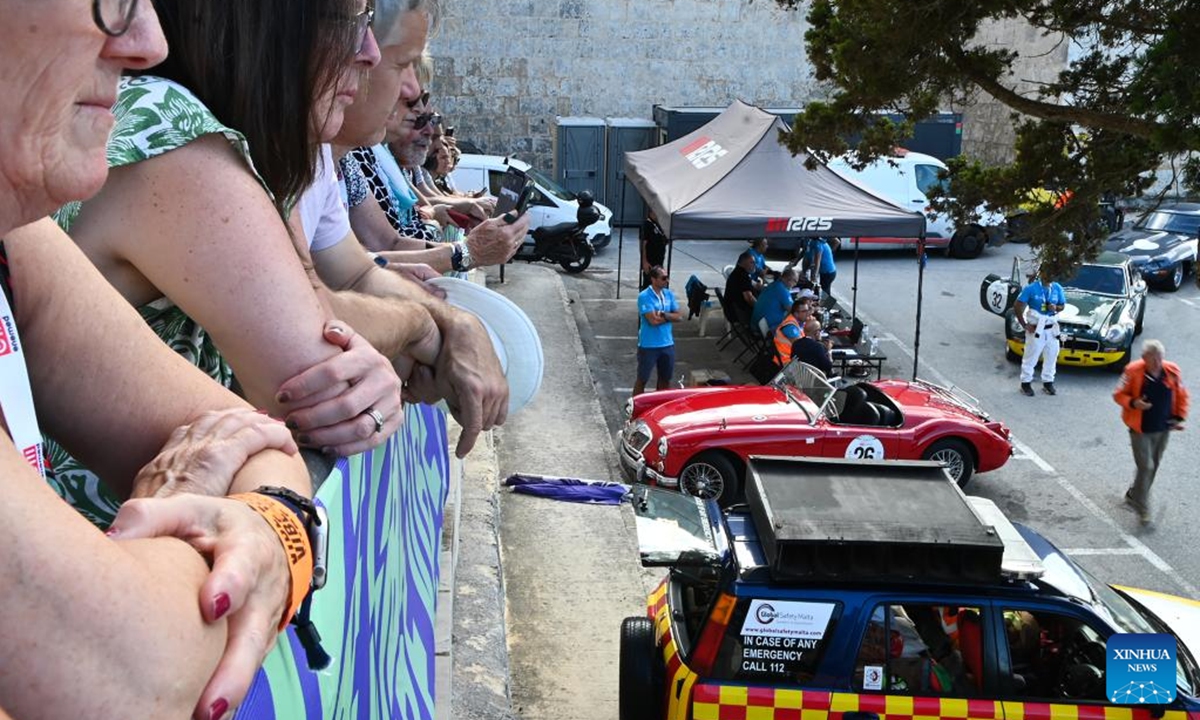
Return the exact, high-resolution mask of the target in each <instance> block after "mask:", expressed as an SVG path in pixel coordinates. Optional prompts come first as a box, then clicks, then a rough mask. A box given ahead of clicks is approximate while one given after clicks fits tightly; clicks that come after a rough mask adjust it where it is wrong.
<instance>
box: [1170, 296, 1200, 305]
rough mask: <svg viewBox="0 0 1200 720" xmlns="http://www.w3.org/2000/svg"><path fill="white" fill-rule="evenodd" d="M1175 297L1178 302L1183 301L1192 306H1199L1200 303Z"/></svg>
mask: <svg viewBox="0 0 1200 720" xmlns="http://www.w3.org/2000/svg"><path fill="white" fill-rule="evenodd" d="M1176 299H1177V300H1179V302H1181V303H1184V304H1185V305H1190V306H1192V307H1200V305H1197V304H1196V303H1194V302H1192V301H1191V300H1188V299H1187V298H1176Z"/></svg>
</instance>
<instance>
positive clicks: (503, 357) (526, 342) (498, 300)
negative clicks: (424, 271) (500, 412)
mask: <svg viewBox="0 0 1200 720" xmlns="http://www.w3.org/2000/svg"><path fill="white" fill-rule="evenodd" d="M429 282H430V284H432V285H436V286H437V287H438V288H441V289H442V290H444V291H445V293H446V302H448V303H450V304H451V305H453V306H454V307H456V308H460V309H462V310H466V311H467V312H469V313H471V314H472V315H474V316H475V317H477V318H479V320H480V322H482V323H483V327H484V329H486V330H487V333H488V337H490V338H491V340H492V347H493V348H494V349H495V351H496V357H497V358H499V359H500V367H501V368H503V369H504V377H505V379H506V380H508V414H509V415H512V414H513V413H515V412H517V411H518V410H520V409H521V408H523V407H525V406H526V405H527V404H529V402H530V401H531V400H533V398H534V396H535V395H537V392H538V388H539V387H541V385H542V372H543V371H544V370H545V362H546V361H545V355H543V353H542V339H541V338H540V337H538V333H537V328H535V327H534V326H533V322H532V321H531V320H530V319H529V316H528V315H526V314H525V311H524V310H522V309H521V308H519V307H517V306H516V304H515V303H513V301H511V300H509V299H508V298H506V297H504V296H503V295H501V294H500V293H498V292H495V291H493V290H488V289H487V288H486V287H484V286H482V285H479V284H477V283H473V282H470V281H468V280H460V279H458V278H453V277H439V278H434V279H432V280H430V281H429Z"/></svg>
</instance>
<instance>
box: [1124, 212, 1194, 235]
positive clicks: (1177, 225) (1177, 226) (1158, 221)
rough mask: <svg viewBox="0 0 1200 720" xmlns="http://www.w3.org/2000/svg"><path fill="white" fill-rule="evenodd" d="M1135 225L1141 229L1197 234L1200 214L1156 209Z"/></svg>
mask: <svg viewBox="0 0 1200 720" xmlns="http://www.w3.org/2000/svg"><path fill="white" fill-rule="evenodd" d="M1134 227H1135V228H1137V229H1139V230H1165V231H1166V232H1173V233H1180V234H1181V235H1193V236H1194V235H1196V234H1197V233H1200V215H1191V214H1186V215H1185V214H1183V213H1174V212H1169V211H1165V210H1156V211H1154V212H1152V213H1150V214H1148V215H1144V216H1142V217H1141V218H1140V219H1139V220H1138V221H1137V222H1136V223H1135V224H1134Z"/></svg>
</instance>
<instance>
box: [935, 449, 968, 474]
mask: <svg viewBox="0 0 1200 720" xmlns="http://www.w3.org/2000/svg"><path fill="white" fill-rule="evenodd" d="M929 459H930V460H933V461H934V462H939V463H941V464H943V465H945V466H946V469H947V470H949V471H950V477H952V478H954V482H958V481H959V478H961V477H962V474H963V466H964V465H965V463H964V462H963V456H962V455H960V454H959V452H958V451H957V450H955V449H954V448H943V449H941V450H938V451H937V452H935V453H934V454H932V455H930V456H929Z"/></svg>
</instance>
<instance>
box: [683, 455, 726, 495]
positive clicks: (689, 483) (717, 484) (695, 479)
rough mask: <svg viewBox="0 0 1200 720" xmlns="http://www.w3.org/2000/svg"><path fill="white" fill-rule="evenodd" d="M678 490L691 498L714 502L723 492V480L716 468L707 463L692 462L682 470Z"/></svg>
mask: <svg viewBox="0 0 1200 720" xmlns="http://www.w3.org/2000/svg"><path fill="white" fill-rule="evenodd" d="M679 488H680V489H681V490H683V492H684V493H685V494H687V495H691V496H692V497H698V498H700V499H701V500H714V499H716V498H719V497H720V496H721V493H723V492H724V491H725V478H724V477H723V476H722V475H721V471H720V470H719V469H718V468H717V467H716V466H714V465H710V464H709V463H707V462H694V463H692V464H691V465H688V466H687V467H686V468H684V469H683V473H682V474H681V475H680V477H679Z"/></svg>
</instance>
